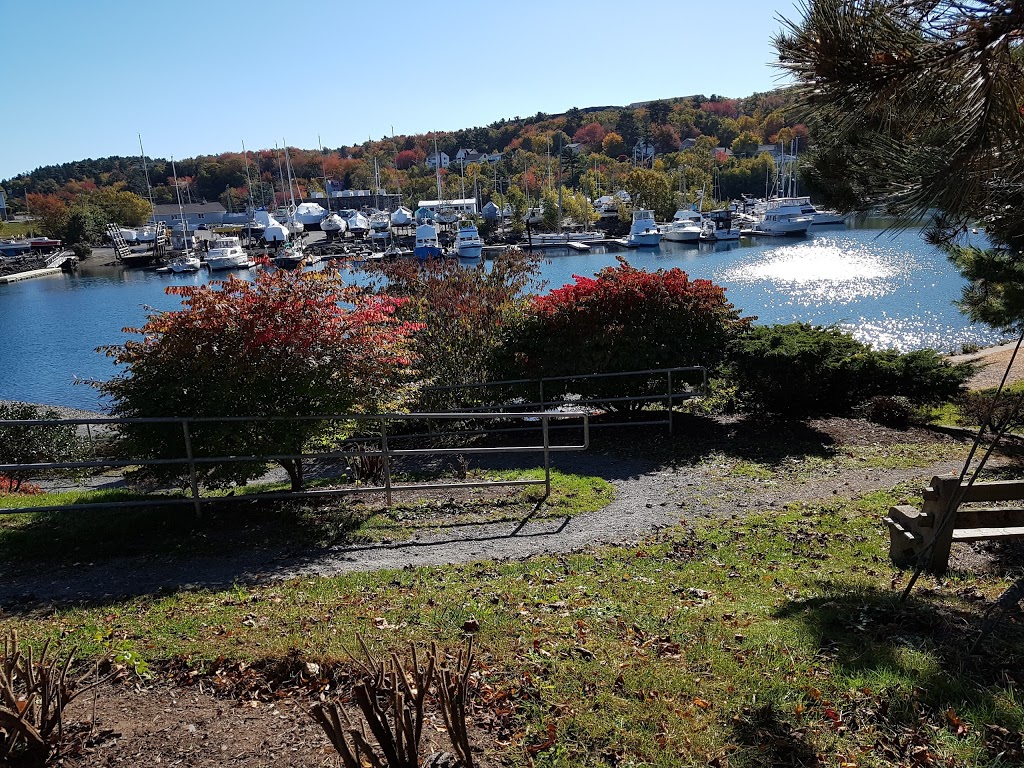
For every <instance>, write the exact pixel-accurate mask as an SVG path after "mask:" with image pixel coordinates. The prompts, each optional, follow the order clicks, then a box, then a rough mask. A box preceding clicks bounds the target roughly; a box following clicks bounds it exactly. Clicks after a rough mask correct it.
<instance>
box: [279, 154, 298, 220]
mask: <svg viewBox="0 0 1024 768" xmlns="http://www.w3.org/2000/svg"><path fill="white" fill-rule="evenodd" d="M282 141H283V139H282ZM284 162H285V165H286V166H288V194H289V195H290V196H291V199H292V212H293V213H294V212H295V190H294V189H293V188H292V160H291V157H290V156H289V155H288V143H287V142H285V144H284Z"/></svg>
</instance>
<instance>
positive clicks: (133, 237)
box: [118, 227, 139, 245]
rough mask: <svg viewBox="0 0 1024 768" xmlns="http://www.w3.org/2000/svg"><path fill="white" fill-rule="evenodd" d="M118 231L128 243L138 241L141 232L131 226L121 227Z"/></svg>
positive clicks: (131, 243)
mask: <svg viewBox="0 0 1024 768" xmlns="http://www.w3.org/2000/svg"><path fill="white" fill-rule="evenodd" d="M118 232H119V233H120V234H121V239H122V240H124V241H125V242H126V243H128V245H133V244H135V243H136V242H138V239H139V233H138V231H137V230H134V229H131V228H130V227H121V228H120V229H119V230H118Z"/></svg>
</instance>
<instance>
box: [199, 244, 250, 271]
mask: <svg viewBox="0 0 1024 768" xmlns="http://www.w3.org/2000/svg"><path fill="white" fill-rule="evenodd" d="M252 265H253V262H252V261H251V260H250V259H249V254H248V253H246V252H245V249H244V248H243V247H242V241H241V240H239V239H238V238H237V237H218V238H217V239H216V240H214V241H213V242H212V243H211V244H210V250H209V251H207V253H206V266H207V267H209V268H210V269H211V270H216V269H247V268H249V267H251V266H252Z"/></svg>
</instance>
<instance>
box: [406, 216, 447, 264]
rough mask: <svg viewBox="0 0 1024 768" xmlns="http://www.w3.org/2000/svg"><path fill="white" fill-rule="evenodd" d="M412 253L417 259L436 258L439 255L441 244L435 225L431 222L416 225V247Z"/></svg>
mask: <svg viewBox="0 0 1024 768" xmlns="http://www.w3.org/2000/svg"><path fill="white" fill-rule="evenodd" d="M412 253H413V255H414V256H415V257H416V258H417V259H424V260H425V259H436V258H439V257H440V256H441V244H440V243H439V242H438V239H437V227H435V226H434V225H433V224H429V223H428V224H420V225H419V226H417V227H416V247H415V248H413V251H412Z"/></svg>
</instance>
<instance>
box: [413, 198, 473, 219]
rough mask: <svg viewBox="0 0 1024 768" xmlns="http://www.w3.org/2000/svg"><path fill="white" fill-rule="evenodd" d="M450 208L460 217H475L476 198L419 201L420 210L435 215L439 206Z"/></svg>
mask: <svg viewBox="0 0 1024 768" xmlns="http://www.w3.org/2000/svg"><path fill="white" fill-rule="evenodd" d="M442 205H443V206H444V207H445V208H450V209H452V210H453V211H455V212H456V213H458V214H460V215H462V216H476V213H477V208H476V198H473V197H467V198H463V199H460V200H420V205H419V207H420V208H426V209H427V210H428V211H430V212H431V213H434V214H436V213H437V211H438V209H439V208H441V206H442Z"/></svg>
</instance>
